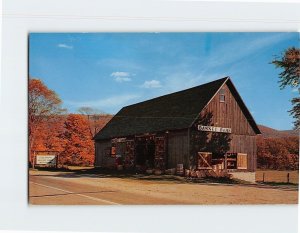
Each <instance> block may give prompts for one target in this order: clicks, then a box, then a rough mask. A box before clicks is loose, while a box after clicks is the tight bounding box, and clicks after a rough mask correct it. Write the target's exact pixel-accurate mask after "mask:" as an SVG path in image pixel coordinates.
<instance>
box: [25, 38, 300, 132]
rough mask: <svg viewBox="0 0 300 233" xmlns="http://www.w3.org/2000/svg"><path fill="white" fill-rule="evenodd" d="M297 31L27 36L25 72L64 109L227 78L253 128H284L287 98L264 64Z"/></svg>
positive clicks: (110, 104)
mask: <svg viewBox="0 0 300 233" xmlns="http://www.w3.org/2000/svg"><path fill="white" fill-rule="evenodd" d="M290 46H295V47H299V33H31V34H30V37H29V75H30V76H31V77H35V78H39V79H41V80H43V81H44V83H45V84H46V85H47V86H48V87H49V88H50V89H52V90H54V91H55V92H56V93H57V94H58V95H59V97H60V98H61V99H62V101H63V106H64V107H66V108H67V109H68V111H69V112H76V111H77V109H78V108H79V107H82V106H89V107H93V108H96V109H98V110H101V111H104V112H106V113H112V114H115V113H117V112H118V111H119V110H120V109H121V108H122V107H123V106H126V105H129V104H133V103H137V102H140V101H143V100H146V99H150V98H153V97H157V96H160V95H163V94H167V93H171V92H174V91H178V90H182V89H186V88H190V87H193V86H197V85H200V84H203V83H205V82H209V81H212V80H215V79H219V78H222V77H225V76H230V77H231V79H232V81H233V82H234V84H235V86H236V88H237V89H238V91H239V93H240V95H241V96H242V98H243V100H244V101H245V103H246V105H247V106H248V108H249V110H250V111H251V113H252V115H253V117H254V118H255V120H256V122H257V123H258V124H263V125H266V126H269V127H272V128H275V129H291V128H292V121H293V119H292V117H291V116H290V115H289V113H288V112H287V111H288V110H289V109H291V103H290V100H291V99H292V98H293V97H295V96H297V95H298V92H297V90H295V89H292V88H286V89H285V90H280V88H279V85H278V74H279V72H280V70H279V69H275V67H274V65H272V64H270V62H271V61H272V59H273V58H274V56H275V55H280V54H281V53H282V52H283V51H284V50H285V49H286V48H288V47H290Z"/></svg>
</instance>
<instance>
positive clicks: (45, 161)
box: [36, 155, 56, 165]
mask: <svg viewBox="0 0 300 233" xmlns="http://www.w3.org/2000/svg"><path fill="white" fill-rule="evenodd" d="M36 164H37V165H56V155H37V156H36Z"/></svg>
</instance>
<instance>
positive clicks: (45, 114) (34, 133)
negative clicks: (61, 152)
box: [28, 78, 65, 160]
mask: <svg viewBox="0 0 300 233" xmlns="http://www.w3.org/2000/svg"><path fill="white" fill-rule="evenodd" d="M28 96H29V102H28V134H29V155H30V157H29V159H30V160H31V155H32V152H33V151H34V150H49V149H51V147H53V146H54V145H55V144H56V146H58V145H57V143H54V142H48V144H47V143H46V144H45V143H44V140H43V138H44V139H45V138H48V140H52V139H55V137H49V133H50V134H51V133H53V131H51V129H49V130H50V131H48V132H47V130H46V129H47V128H49V127H50V126H52V128H53V126H54V125H55V127H58V125H59V123H58V122H57V119H58V115H60V114H61V113H63V112H64V111H65V110H64V109H62V108H61V100H60V98H59V97H58V95H57V94H56V93H55V92H54V91H53V90H50V89H49V88H48V87H47V86H46V85H45V84H44V83H43V82H42V81H41V80H39V79H32V78H30V79H29V84H28ZM47 134H48V135H47ZM56 139H57V138H56ZM49 145H51V146H50V147H49ZM56 149H57V148H56Z"/></svg>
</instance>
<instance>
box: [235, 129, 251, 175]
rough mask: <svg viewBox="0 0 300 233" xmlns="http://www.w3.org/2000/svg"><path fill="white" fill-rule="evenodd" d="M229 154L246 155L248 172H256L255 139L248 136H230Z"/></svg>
mask: <svg viewBox="0 0 300 233" xmlns="http://www.w3.org/2000/svg"><path fill="white" fill-rule="evenodd" d="M230 152H233V153H246V154H247V160H248V161H247V163H248V170H249V171H255V170H256V137H255V136H248V135H232V136H231V142H230Z"/></svg>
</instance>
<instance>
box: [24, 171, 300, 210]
mask: <svg viewBox="0 0 300 233" xmlns="http://www.w3.org/2000/svg"><path fill="white" fill-rule="evenodd" d="M297 201H298V191H297V187H294V188H293V187H292V188H289V187H286V188H284V187H281V188H270V187H260V186H257V187H256V186H242V185H225V184H194V183H192V184H191V183H185V182H180V181H176V180H175V181H170V180H168V181H166V180H143V179H135V178H128V177H127V178H126V177H123V178H120V177H110V176H106V175H101V174H80V175H78V174H76V173H72V172H49V171H30V174H29V203H30V204H41V205H43V204H46V205H124V204H125V205H128V204H145V205H147V204H274V203H278V204H285V203H286V204H288V203H289V204H293V203H295V204H296V203H297Z"/></svg>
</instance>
